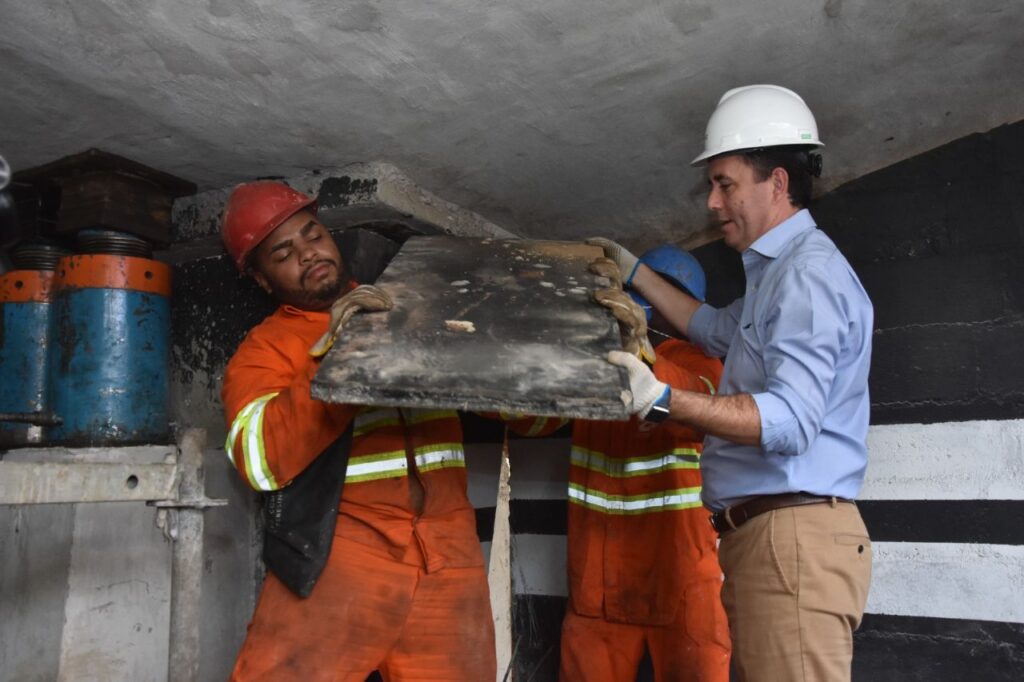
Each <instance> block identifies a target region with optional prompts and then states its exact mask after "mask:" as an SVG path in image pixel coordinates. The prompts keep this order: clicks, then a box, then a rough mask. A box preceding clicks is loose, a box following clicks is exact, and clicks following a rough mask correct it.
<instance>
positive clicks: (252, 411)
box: [224, 393, 281, 490]
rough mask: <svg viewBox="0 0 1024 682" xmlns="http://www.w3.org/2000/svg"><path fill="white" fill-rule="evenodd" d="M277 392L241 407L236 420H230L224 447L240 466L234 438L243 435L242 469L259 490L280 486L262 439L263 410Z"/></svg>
mask: <svg viewBox="0 0 1024 682" xmlns="http://www.w3.org/2000/svg"><path fill="white" fill-rule="evenodd" d="M276 396H277V393H268V394H267V395H264V396H260V397H259V398H256V399H255V400H253V401H252V402H251V403H249V404H248V405H246V406H245V407H243V408H242V409H241V410H239V412H238V415H236V416H235V420H234V421H233V422H231V430H230V431H229V432H228V438H227V441H226V442H225V443H224V451H225V452H226V453H227V456H228V459H230V460H231V463H232V464H233V465H235V466H236V467H237V466H238V460H237V459H236V458H235V454H236V452H237V450H236V448H235V442H236V441H237V440H238V438H239V436H241V440H242V469H243V471H242V473H243V474H244V475H245V477H246V479H248V481H249V485H250V486H252V487H253V488H255V489H256V490H277V489H278V488H280V487H281V486H280V485H278V483H277V481H276V480H275V479H274V474H273V473H271V471H270V465H269V464H268V463H267V453H266V449H265V447H264V443H263V413H264V411H265V410H266V408H267V403H269V402H270V401H271V400H272V399H273V398H274V397H276Z"/></svg>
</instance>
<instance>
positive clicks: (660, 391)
mask: <svg viewBox="0 0 1024 682" xmlns="http://www.w3.org/2000/svg"><path fill="white" fill-rule="evenodd" d="M608 362H610V363H612V364H613V365H618V366H619V367H625V368H626V371H627V372H629V391H630V393H632V394H633V404H632V406H630V408H629V411H630V412H631V413H633V414H635V415H637V416H638V417H640V418H641V419H643V418H644V417H646V416H647V413H648V412H650V411H651V407H652V406H653V405H654V403H655V402H657V401H658V398H660V397H662V396H663V395H665V393H666V392H667V391H670V390H671V389H670V388H669V385H668V384H665V383H662V382H660V381H658V379H657V378H656V377H655V376H654V372H652V371H651V369H650V368H649V367H648V366H647V365H645V364H644V363H642V362H641V361H640V360H638V359H637V357H636V356H635V355H631V354H630V353H627V352H625V351H621V350H613V351H611V352H610V353H608Z"/></svg>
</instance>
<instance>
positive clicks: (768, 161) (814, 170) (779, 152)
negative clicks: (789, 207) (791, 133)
mask: <svg viewBox="0 0 1024 682" xmlns="http://www.w3.org/2000/svg"><path fill="white" fill-rule="evenodd" d="M743 158H745V159H746V160H747V163H749V164H750V167H751V168H753V169H754V177H755V178H756V179H757V181H758V182H764V181H765V180H767V179H768V178H769V177H770V176H771V174H772V171H773V170H775V169H776V168H781V169H783V170H784V171H786V174H787V175H788V176H789V201H790V203H792V204H793V205H794V206H796V207H797V208H807V206H808V205H809V204H810V203H811V193H812V191H813V187H812V182H813V180H814V178H815V177H817V176H819V175H821V156H819V155H818V154H812V153H811V150H810V149H808V148H807V147H801V146H790V145H784V146H779V147H764V148H761V149H751V150H749V151H745V152H743Z"/></svg>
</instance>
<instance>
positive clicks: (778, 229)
mask: <svg viewBox="0 0 1024 682" xmlns="http://www.w3.org/2000/svg"><path fill="white" fill-rule="evenodd" d="M815 227H817V224H816V223H815V222H814V218H812V217H811V212H810V211H808V210H807V209H806V208H802V209H800V210H799V211H797V212H796V213H794V214H793V215H791V216H790V217H788V218H786V219H785V220H783V221H782V222H781V223H779V224H778V225H776V226H775V227H773V228H772V229H770V230H768V231H767V232H765V233H764V234H763V235H761V236H760V237H758V239H757V241H755V242H754V243H753V244H751V245H750V246H749V247H748V248H747V250H748V251H756V252H757V253H759V254H761V255H762V256H764V257H765V258H778V256H779V254H780V253H782V250H783V249H784V248H786V245H787V244H789V242H791V241H793V239H794V238H795V237H796V236H797V235H798V234H800V233H802V232H806V231H807V230H813V229H814V228H815Z"/></svg>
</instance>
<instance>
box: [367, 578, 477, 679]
mask: <svg viewBox="0 0 1024 682" xmlns="http://www.w3.org/2000/svg"><path fill="white" fill-rule="evenodd" d="M496 668H497V661H496V658H495V651H494V620H493V619H492V617H491V601H490V592H489V590H488V587H487V574H486V573H485V571H484V569H483V567H482V566H480V567H476V568H444V569H441V570H440V571H436V572H434V573H423V572H422V571H421V572H420V575H419V580H418V582H417V585H416V589H415V596H414V598H413V602H412V607H411V609H410V610H409V616H408V618H407V619H406V623H405V627H403V628H402V633H401V635H400V636H399V638H398V641H397V642H395V645H394V646H393V647H392V648H391V651H390V652H389V653H388V655H387V658H386V659H385V661H384V663H383V664H382V665H381V667H380V672H381V675H382V676H383V677H384V679H385V680H386V682H491V680H494V679H495V676H496Z"/></svg>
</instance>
